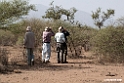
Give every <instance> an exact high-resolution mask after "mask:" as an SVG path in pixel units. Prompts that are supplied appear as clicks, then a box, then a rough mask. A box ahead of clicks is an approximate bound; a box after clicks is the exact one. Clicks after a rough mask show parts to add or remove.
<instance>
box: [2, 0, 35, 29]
mask: <svg viewBox="0 0 124 83" xmlns="http://www.w3.org/2000/svg"><path fill="white" fill-rule="evenodd" d="M30 10H35V6H34V5H29V3H28V2H27V1H26V0H11V1H10V0H9V1H6V0H2V1H1V2H0V27H3V26H5V25H7V24H8V23H12V22H14V21H16V20H17V19H19V18H20V17H22V16H24V15H27V14H28V12H29V11H30Z"/></svg>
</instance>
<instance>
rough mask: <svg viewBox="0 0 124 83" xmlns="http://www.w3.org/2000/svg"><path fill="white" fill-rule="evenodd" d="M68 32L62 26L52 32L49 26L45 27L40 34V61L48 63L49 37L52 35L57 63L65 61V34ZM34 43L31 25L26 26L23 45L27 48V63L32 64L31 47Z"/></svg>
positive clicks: (49, 53) (49, 55) (49, 51)
mask: <svg viewBox="0 0 124 83" xmlns="http://www.w3.org/2000/svg"><path fill="white" fill-rule="evenodd" d="M69 35H70V33H69V32H68V31H67V30H65V29H64V28H63V27H62V26H60V27H59V28H58V32H57V33H54V32H53V31H52V29H51V28H50V27H46V28H45V30H44V31H43V34H42V43H43V44H42V63H49V62H50V57H51V44H50V42H51V37H52V36H54V38H55V41H56V54H57V62H58V63H68V62H67V36H69ZM34 45H35V35H34V33H33V32H32V30H31V26H27V28H26V33H25V36H24V46H25V48H26V50H27V59H28V65H30V66H31V65H34V54H33V49H34Z"/></svg>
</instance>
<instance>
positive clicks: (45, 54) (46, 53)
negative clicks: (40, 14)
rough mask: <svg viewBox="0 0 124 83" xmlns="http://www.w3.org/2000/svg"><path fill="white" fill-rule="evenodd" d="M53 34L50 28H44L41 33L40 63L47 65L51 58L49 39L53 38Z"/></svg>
mask: <svg viewBox="0 0 124 83" xmlns="http://www.w3.org/2000/svg"><path fill="white" fill-rule="evenodd" d="M54 35H55V34H54V32H53V31H52V29H51V28H49V27H46V28H45V31H43V35H42V37H43V45H42V62H43V63H49V62H50V57H51V45H50V42H51V37H52V36H54Z"/></svg>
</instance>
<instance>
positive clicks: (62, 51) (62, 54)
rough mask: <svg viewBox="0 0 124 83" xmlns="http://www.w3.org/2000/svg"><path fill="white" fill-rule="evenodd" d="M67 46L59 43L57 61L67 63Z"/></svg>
mask: <svg viewBox="0 0 124 83" xmlns="http://www.w3.org/2000/svg"><path fill="white" fill-rule="evenodd" d="M66 48H67V45H66V43H57V49H56V50H57V61H58V63H60V62H62V63H63V62H66V55H67V50H66Z"/></svg>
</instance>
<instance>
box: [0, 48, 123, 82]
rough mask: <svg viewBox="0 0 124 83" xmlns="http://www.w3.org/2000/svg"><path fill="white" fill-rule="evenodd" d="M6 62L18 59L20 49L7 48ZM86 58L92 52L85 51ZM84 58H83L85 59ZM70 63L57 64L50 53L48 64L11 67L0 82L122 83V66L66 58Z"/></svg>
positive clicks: (91, 60)
mask: <svg viewBox="0 0 124 83" xmlns="http://www.w3.org/2000/svg"><path fill="white" fill-rule="evenodd" d="M10 49H11V55H9V57H10V58H9V60H13V58H14V59H16V60H19V59H18V58H21V57H22V56H20V55H22V54H21V50H19V49H18V51H17V48H10ZM84 55H85V56H87V57H88V56H91V55H92V53H90V52H85V53H84ZM84 55H83V56H84ZM68 62H69V63H66V64H61V63H60V64H58V63H57V62H56V55H55V52H52V56H51V60H50V63H49V64H41V63H36V64H35V65H34V66H32V67H29V66H27V64H26V63H23V62H20V63H18V65H16V67H15V66H13V68H14V72H11V73H8V74H0V83H124V71H123V70H124V66H123V65H121V64H116V65H114V64H109V65H101V64H96V63H94V60H93V59H90V58H82V59H68Z"/></svg>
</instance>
